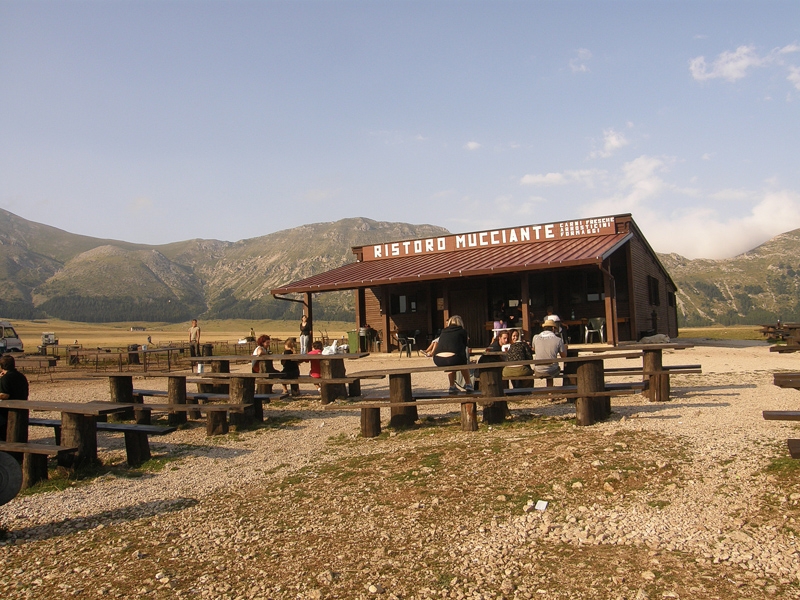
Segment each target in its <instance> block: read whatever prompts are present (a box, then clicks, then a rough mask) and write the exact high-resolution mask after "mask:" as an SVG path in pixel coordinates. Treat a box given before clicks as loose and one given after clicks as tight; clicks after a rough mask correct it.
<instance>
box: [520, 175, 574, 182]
mask: <svg viewBox="0 0 800 600" xmlns="http://www.w3.org/2000/svg"><path fill="white" fill-rule="evenodd" d="M520 183H521V184H522V185H563V184H565V183H567V178H566V177H565V176H564V174H563V173H547V174H546V175H525V176H524V177H523V178H522V179H521V180H520Z"/></svg>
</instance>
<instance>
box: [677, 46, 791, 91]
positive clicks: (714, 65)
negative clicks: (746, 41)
mask: <svg viewBox="0 0 800 600" xmlns="http://www.w3.org/2000/svg"><path fill="white" fill-rule="evenodd" d="M797 52H800V45H798V44H787V45H786V46H783V47H782V48H775V49H773V50H771V51H770V52H768V53H766V54H765V55H763V56H760V55H759V54H758V53H757V51H756V48H755V46H739V47H738V48H737V49H736V50H734V51H733V52H727V51H726V52H722V53H721V54H720V55H719V56H717V58H716V59H715V60H714V61H713V62H711V63H710V64H709V63H707V62H706V57H705V56H697V57H695V58H692V59H690V60H689V71H690V72H691V74H692V77H693V78H694V79H695V80H696V81H707V80H709V79H724V80H725V81H731V82H732V81H737V80H738V79H742V78H744V77H746V76H747V72H748V71H749V70H751V69H755V68H758V67H768V66H773V65H774V66H778V67H785V68H787V69H788V70H789V75H788V77H787V79H788V80H789V81H790V82H791V83H792V84H793V85H794V86H795V87H796V88H797V89H800V73H799V72H798V67H797V66H794V65H787V64H786V60H785V58H786V57H787V56H788V55H790V54H794V53H797Z"/></svg>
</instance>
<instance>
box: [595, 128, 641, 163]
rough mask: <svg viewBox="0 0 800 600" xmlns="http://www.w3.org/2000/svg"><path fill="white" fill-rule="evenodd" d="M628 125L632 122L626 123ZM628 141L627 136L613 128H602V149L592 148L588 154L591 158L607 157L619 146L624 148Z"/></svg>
mask: <svg viewBox="0 0 800 600" xmlns="http://www.w3.org/2000/svg"><path fill="white" fill-rule="evenodd" d="M628 126H629V127H631V126H632V124H629V125H628ZM629 143H630V142H629V141H628V140H627V138H626V137H625V136H624V135H623V134H621V133H619V132H617V131H614V130H613V129H604V130H603V149H602V150H594V151H593V152H591V153H590V154H589V156H590V157H591V158H608V157H609V156H611V155H612V154H613V153H614V152H616V151H617V150H619V149H620V148H624V147H625V146H627V145H628V144H629Z"/></svg>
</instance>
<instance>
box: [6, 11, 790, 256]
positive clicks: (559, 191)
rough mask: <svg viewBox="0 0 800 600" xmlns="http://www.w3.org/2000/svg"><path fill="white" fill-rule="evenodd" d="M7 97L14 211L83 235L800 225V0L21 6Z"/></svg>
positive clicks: (722, 232) (658, 237) (661, 234)
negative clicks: (353, 227) (557, 224)
mask: <svg viewBox="0 0 800 600" xmlns="http://www.w3.org/2000/svg"><path fill="white" fill-rule="evenodd" d="M0 86H2V87H1V88H0V207H2V208H5V209H7V210H9V211H11V212H13V213H15V214H18V215H20V216H22V217H24V218H26V219H30V220H33V221H37V222H40V223H46V224H48V225H53V226H55V227H59V228H62V229H65V230H67V231H70V232H73V233H81V234H85V235H91V236H96V237H106V238H114V239H122V240H128V241H135V242H143V243H150V244H161V243H167V242H172V241H178V240H185V239H190V238H214V239H221V240H230V241H235V240H239V239H244V238H251V237H257V236H261V235H265V234H267V233H271V232H274V231H278V230H281V229H286V228H291V227H295V226H298V225H302V224H305V223H312V222H320V221H335V220H338V219H341V218H345V217H356V216H363V217H368V218H371V219H376V220H386V221H405V222H411V223H431V224H435V225H441V226H443V227H447V228H448V229H450V230H451V231H453V232H463V231H474V230H482V229H488V228H493V227H510V226H514V225H524V224H530V223H540V222H547V221H561V220H568V219H574V218H581V217H590V216H599V215H605V214H615V213H625V212H630V213H632V214H633V217H634V219H635V220H636V222H637V223H638V224H639V226H640V227H641V229H642V230H643V232H644V234H645V236H646V237H647V238H648V240H649V241H650V243H651V245H652V246H653V247H654V248H655V249H656V250H657V251H659V252H677V253H679V254H683V255H684V256H687V257H691V258H697V257H705V258H722V257H728V256H733V255H735V254H738V253H740V252H743V251H745V250H748V249H750V248H752V247H754V246H756V245H758V244H760V243H762V242H763V241H765V240H767V239H768V238H770V237H772V236H774V235H776V234H778V233H782V232H784V231H788V230H791V229H795V228H798V227H800V153H799V152H798V149H800V118H799V117H800V115H798V111H799V110H800V2H794V1H791V2H790V1H785V2H769V1H759V2H710V1H706V2H681V1H669V2H667V1H664V2H645V1H640V2H621V1H618V2H610V1H605V2H604V1H593V2H577V1H576V2H569V1H566V2H555V1H553V2H501V1H493V2H481V1H472V2H431V1H428V2H409V1H405V2H345V1H339V2H337V1H328V2H312V1H305V2H304V1H296V2H236V1H228V2H210V1H206V2H203V1H192V2H189V1H183V2H170V1H160V2H149V1H144V0H141V1H137V2H128V1H124V0H118V1H114V2H92V1H82V2H64V1H61V2H41V1H40V2H36V1H33V2H21V1H16V0H14V1H9V0H0ZM309 243H313V240H310V241H309Z"/></svg>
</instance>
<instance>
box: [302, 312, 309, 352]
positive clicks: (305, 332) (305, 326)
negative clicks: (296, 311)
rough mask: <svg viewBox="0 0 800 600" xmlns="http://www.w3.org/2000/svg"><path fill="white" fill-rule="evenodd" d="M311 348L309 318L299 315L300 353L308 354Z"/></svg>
mask: <svg viewBox="0 0 800 600" xmlns="http://www.w3.org/2000/svg"><path fill="white" fill-rule="evenodd" d="M310 349H311V319H309V318H308V317H307V316H306V315H303V316H302V317H300V354H308V351H309V350H310Z"/></svg>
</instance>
